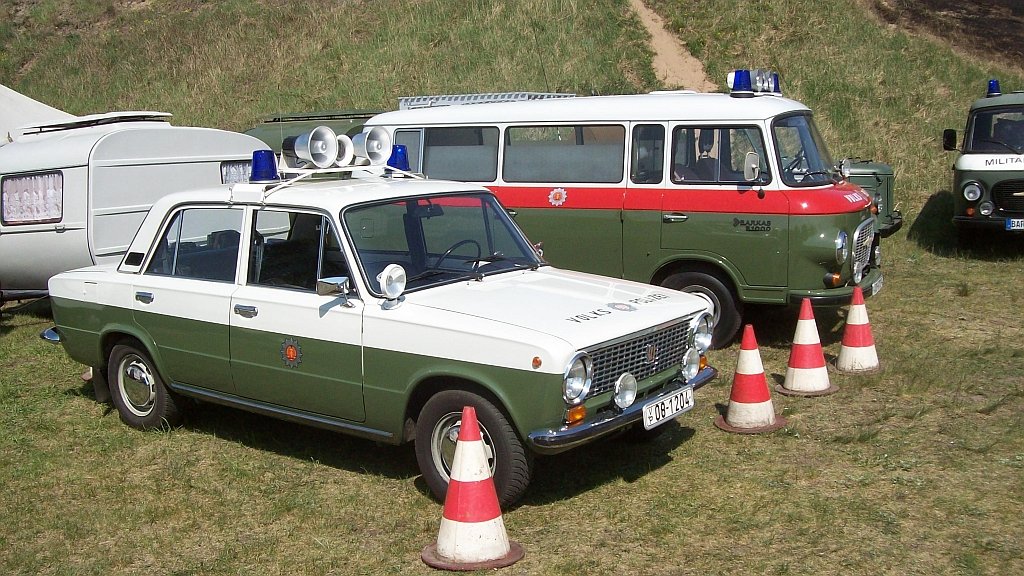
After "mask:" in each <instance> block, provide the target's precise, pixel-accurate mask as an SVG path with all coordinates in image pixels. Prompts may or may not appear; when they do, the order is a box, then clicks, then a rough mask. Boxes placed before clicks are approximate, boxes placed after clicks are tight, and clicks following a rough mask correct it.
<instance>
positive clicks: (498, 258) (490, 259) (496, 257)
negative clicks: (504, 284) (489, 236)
mask: <svg viewBox="0 0 1024 576" xmlns="http://www.w3.org/2000/svg"><path fill="white" fill-rule="evenodd" d="M464 262H467V263H469V262H472V263H473V266H474V268H476V267H478V266H479V265H480V264H481V263H483V264H492V263H494V262H511V263H512V265H513V266H515V267H516V268H521V267H524V266H525V267H528V268H529V269H530V270H536V269H538V268H540V265H539V264H537V263H536V262H531V263H530V264H523V263H522V262H518V261H516V260H512V259H511V258H509V257H508V256H505V255H504V254H502V253H501V252H495V253H494V254H491V255H490V256H483V257H481V258H467V259H465V260H464Z"/></svg>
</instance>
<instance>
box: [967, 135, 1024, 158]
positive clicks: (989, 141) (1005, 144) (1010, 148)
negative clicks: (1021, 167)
mask: <svg viewBox="0 0 1024 576" xmlns="http://www.w3.org/2000/svg"><path fill="white" fill-rule="evenodd" d="M976 141H977V142H988V143H990V144H999V145H1000V146H1002V147H1003V148H1006V149H1007V150H1009V151H1010V152H1013V153H1014V154H1018V155H1019V154H1020V153H1021V151H1020V150H1017V149H1016V148H1014V147H1013V145H1012V144H1007V143H1006V142H1003V141H1002V140H990V139H988V138H983V139H980V140H976Z"/></svg>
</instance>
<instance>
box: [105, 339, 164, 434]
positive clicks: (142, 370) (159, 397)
mask: <svg viewBox="0 0 1024 576" xmlns="http://www.w3.org/2000/svg"><path fill="white" fill-rule="evenodd" d="M107 380H108V382H109V383H110V396H111V399H112V400H113V401H114V406H115V407H117V412H118V414H119V415H120V416H121V421H122V422H124V423H125V424H127V425H129V426H131V427H133V428H138V429H140V430H151V429H154V428H162V427H165V426H176V425H177V424H178V423H179V422H181V413H180V411H179V409H178V404H177V403H176V402H175V399H174V396H173V395H172V394H171V393H170V391H168V390H167V387H166V386H164V382H163V380H162V379H161V378H160V374H158V373H157V371H156V368H155V367H154V365H153V361H152V360H150V358H149V355H148V354H146V353H145V352H142V351H140V350H138V349H136V348H135V347H134V346H132V345H128V344H118V345H117V346H114V349H113V350H111V351H110V362H109V363H108V364H107Z"/></svg>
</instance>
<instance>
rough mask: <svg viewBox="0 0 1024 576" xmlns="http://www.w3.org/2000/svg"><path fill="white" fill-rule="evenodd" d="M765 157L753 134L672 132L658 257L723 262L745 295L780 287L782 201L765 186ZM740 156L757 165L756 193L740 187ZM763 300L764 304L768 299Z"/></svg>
mask: <svg viewBox="0 0 1024 576" xmlns="http://www.w3.org/2000/svg"><path fill="white" fill-rule="evenodd" d="M765 150H766V149H765V145H764V137H763V135H762V133H761V130H760V129H759V128H757V127H756V126H725V125H718V126H714V125H711V126H693V125H689V126H685V125H678V126H675V127H674V128H673V131H672V150H671V171H670V178H669V185H668V186H667V189H666V190H665V195H664V198H663V203H662V224H661V248H662V250H663V252H664V256H665V257H668V256H670V255H673V254H678V255H680V256H684V257H686V258H689V259H697V260H704V261H707V262H723V263H724V264H725V265H726V266H727V267H728V268H729V269H730V270H731V271H732V272H733V273H734V274H736V275H737V276H738V277H739V282H740V284H742V285H744V286H746V287H755V288H756V287H766V288H772V289H781V288H783V287H785V286H786V278H787V275H788V270H787V262H788V256H789V255H788V241H789V216H788V215H789V212H790V209H789V199H788V197H787V196H786V194H785V192H783V191H781V190H773V189H771V187H770V186H769V185H770V182H771V181H770V177H771V173H770V172H769V170H768V164H767V162H768V160H767V158H768V155H767V153H766V151H765ZM747 152H756V153H757V154H758V156H759V158H760V161H761V166H760V172H761V176H762V178H763V180H762V181H761V182H760V183H759V184H757V185H755V184H754V183H748V182H745V181H744V179H743V160H744V158H745V156H746V154H747ZM766 294H769V296H767V297H768V298H769V300H770V299H771V296H770V291H769V292H766ZM748 296H753V298H749V299H753V300H756V299H757V296H756V295H752V294H748ZM744 299H745V300H746V299H748V298H744Z"/></svg>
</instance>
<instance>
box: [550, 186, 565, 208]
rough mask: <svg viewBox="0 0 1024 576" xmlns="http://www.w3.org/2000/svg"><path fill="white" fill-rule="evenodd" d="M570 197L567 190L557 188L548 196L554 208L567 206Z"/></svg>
mask: <svg viewBox="0 0 1024 576" xmlns="http://www.w3.org/2000/svg"><path fill="white" fill-rule="evenodd" d="M568 197H569V194H568V193H567V192H566V191H565V188H555V189H554V190H552V191H551V193H550V194H548V202H549V203H550V204H551V205H552V206H561V205H562V204H565V201H566V199H567V198H568Z"/></svg>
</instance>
